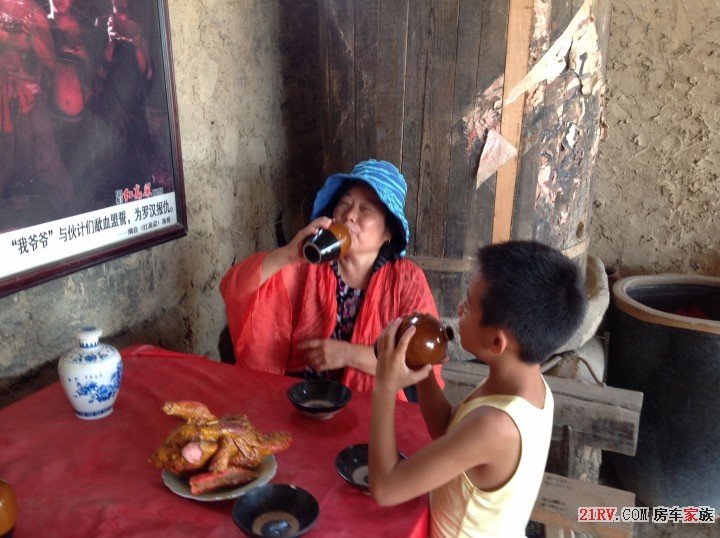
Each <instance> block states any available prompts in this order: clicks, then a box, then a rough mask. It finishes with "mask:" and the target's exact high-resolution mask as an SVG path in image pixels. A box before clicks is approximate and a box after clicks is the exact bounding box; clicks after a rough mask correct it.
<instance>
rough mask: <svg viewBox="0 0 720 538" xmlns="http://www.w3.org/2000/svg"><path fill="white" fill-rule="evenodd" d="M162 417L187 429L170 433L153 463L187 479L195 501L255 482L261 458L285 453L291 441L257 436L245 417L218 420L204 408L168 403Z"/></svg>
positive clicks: (188, 403)
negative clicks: (173, 419)
mask: <svg viewBox="0 0 720 538" xmlns="http://www.w3.org/2000/svg"><path fill="white" fill-rule="evenodd" d="M163 411H164V412H165V413H166V414H168V415H171V416H174V417H178V418H181V419H183V420H184V421H185V423H184V424H181V425H180V426H178V427H177V428H175V429H174V430H173V431H171V432H170V434H169V435H168V436H167V437H166V438H165V441H164V442H163V443H162V445H160V446H159V447H158V448H157V450H155V452H153V454H152V455H151V456H150V463H152V464H154V465H155V466H156V467H158V468H160V469H165V470H166V471H169V472H170V473H172V474H174V475H176V476H179V477H183V478H189V483H190V492H191V493H192V494H193V495H199V494H202V493H207V492H208V491H212V490H214V489H217V488H219V487H225V486H237V485H241V484H244V483H247V482H250V481H252V480H254V479H255V478H257V476H258V473H257V471H255V468H257V466H258V465H260V462H262V460H263V458H265V457H266V456H268V455H270V454H277V453H278V452H282V451H283V450H285V449H287V448H288V447H289V446H290V443H291V441H292V438H291V437H290V434H289V433H287V432H275V433H271V434H269V435H264V434H262V433H260V432H258V431H257V430H256V429H255V427H254V426H253V425H252V424H251V423H250V421H249V420H248V418H247V417H246V416H245V415H227V416H223V417H220V418H218V417H216V416H215V415H214V414H213V413H211V412H210V410H209V409H208V408H207V406H206V405H204V404H202V403H200V402H192V401H176V402H166V403H165V405H164V406H163Z"/></svg>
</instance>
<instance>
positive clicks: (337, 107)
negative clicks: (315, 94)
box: [320, 0, 356, 175]
mask: <svg viewBox="0 0 720 538" xmlns="http://www.w3.org/2000/svg"><path fill="white" fill-rule="evenodd" d="M353 5H354V2H337V1H333V0H325V1H324V2H323V6H322V9H321V10H320V11H321V17H320V23H321V26H320V28H321V32H323V30H324V31H325V32H326V33H327V38H322V39H321V49H324V51H323V54H322V56H323V58H324V59H326V62H327V63H326V64H325V65H326V66H325V71H326V73H327V84H326V92H327V95H326V100H325V114H326V117H327V125H326V129H325V137H324V140H323V149H324V155H325V162H324V163H323V168H324V170H325V175H329V174H331V173H334V172H338V171H343V172H344V171H349V170H351V169H352V167H353V166H354V165H355V164H356V159H355V83H354V78H355V77H354V73H355V69H354V54H355V42H354V32H353V29H354V12H353Z"/></svg>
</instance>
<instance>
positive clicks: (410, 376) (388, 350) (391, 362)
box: [375, 318, 432, 393]
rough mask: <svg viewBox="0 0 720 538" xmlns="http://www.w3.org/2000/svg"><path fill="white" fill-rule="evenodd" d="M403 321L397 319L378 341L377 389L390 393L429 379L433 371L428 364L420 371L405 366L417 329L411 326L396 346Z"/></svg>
mask: <svg viewBox="0 0 720 538" xmlns="http://www.w3.org/2000/svg"><path fill="white" fill-rule="evenodd" d="M401 322H402V320H401V319H400V318H398V319H396V320H395V321H393V322H392V323H390V325H388V326H387V327H386V328H385V330H384V331H383V332H382V334H381V335H380V338H378V341H377V352H378V363H377V369H376V371H375V377H376V378H377V379H376V382H375V387H376V388H378V389H381V388H386V389H387V390H389V391H390V392H393V393H395V392H397V391H399V390H401V389H404V388H405V387H409V386H410V385H415V384H416V383H418V382H420V381H422V380H423V379H425V378H427V376H428V375H429V374H430V372H431V371H432V365H430V364H426V365H424V366H423V367H422V368H420V369H418V370H411V369H410V368H408V367H407V365H406V364H405V354H406V353H407V348H408V344H409V343H410V339H411V338H412V336H413V335H414V334H415V327H414V326H410V327H409V328H408V329H407V330H406V331H405V332H404V333H403V335H402V336H401V337H400V341H399V342H398V343H397V345H395V335H396V334H397V331H398V327H400V323H401Z"/></svg>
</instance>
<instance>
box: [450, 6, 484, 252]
mask: <svg viewBox="0 0 720 538" xmlns="http://www.w3.org/2000/svg"><path fill="white" fill-rule="evenodd" d="M459 8H460V12H459V14H458V26H457V28H458V29H457V52H456V68H455V74H454V82H453V86H454V88H455V91H454V93H453V103H452V119H451V131H450V163H449V167H450V168H449V173H448V177H447V182H448V195H447V197H448V198H447V215H446V223H447V224H446V229H445V252H444V257H447V258H462V257H463V255H464V254H465V235H466V231H467V229H468V228H469V227H468V226H467V223H468V216H469V214H470V213H471V212H472V207H471V206H470V201H471V197H470V195H471V193H472V192H473V191H474V190H475V178H474V174H473V173H472V171H473V166H472V161H471V160H470V158H471V153H470V151H469V149H470V148H469V147H468V145H469V144H468V136H467V129H466V125H465V121H464V117H465V116H466V115H467V111H468V110H472V109H473V108H474V105H475V95H476V93H477V65H478V61H479V59H478V55H479V53H480V40H481V37H482V35H483V34H484V31H485V29H484V28H483V25H482V22H483V19H482V11H483V3H482V2H461V3H460V6H459Z"/></svg>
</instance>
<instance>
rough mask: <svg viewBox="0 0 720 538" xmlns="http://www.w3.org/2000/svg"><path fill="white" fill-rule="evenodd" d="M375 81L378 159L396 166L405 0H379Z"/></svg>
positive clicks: (400, 138) (405, 34) (399, 151)
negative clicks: (385, 0)
mask: <svg viewBox="0 0 720 538" xmlns="http://www.w3.org/2000/svg"><path fill="white" fill-rule="evenodd" d="M378 27H379V31H378V62H377V73H378V75H377V80H378V81H380V83H379V84H376V85H375V89H376V93H377V97H376V100H375V110H376V117H375V121H376V122H377V128H376V129H377V134H376V137H377V138H376V139H377V147H376V154H377V158H378V159H382V160H386V161H390V162H391V163H393V164H395V165H396V166H398V167H400V165H401V163H402V147H403V103H404V93H405V62H406V55H407V39H408V0H395V1H392V2H381V3H380V14H379V20H378Z"/></svg>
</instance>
